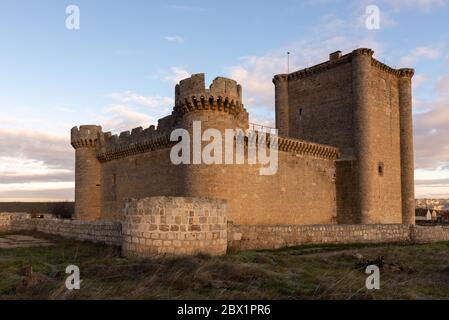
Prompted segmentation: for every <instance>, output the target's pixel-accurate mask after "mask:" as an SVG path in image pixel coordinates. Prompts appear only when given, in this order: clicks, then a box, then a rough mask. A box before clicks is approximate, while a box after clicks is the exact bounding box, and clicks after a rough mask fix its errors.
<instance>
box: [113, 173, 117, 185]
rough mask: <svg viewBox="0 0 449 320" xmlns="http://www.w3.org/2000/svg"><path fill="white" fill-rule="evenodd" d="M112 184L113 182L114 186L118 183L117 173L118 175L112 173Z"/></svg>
mask: <svg viewBox="0 0 449 320" xmlns="http://www.w3.org/2000/svg"><path fill="white" fill-rule="evenodd" d="M112 184H113V185H114V186H116V185H117V175H116V174H115V173H114V174H113V175H112Z"/></svg>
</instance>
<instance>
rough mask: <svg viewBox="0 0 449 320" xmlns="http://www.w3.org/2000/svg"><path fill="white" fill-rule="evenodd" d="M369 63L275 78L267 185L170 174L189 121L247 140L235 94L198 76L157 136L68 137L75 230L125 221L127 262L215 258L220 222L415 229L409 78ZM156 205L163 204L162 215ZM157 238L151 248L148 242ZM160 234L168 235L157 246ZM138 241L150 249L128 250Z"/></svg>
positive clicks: (253, 171) (251, 173) (206, 170)
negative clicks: (207, 254)
mask: <svg viewBox="0 0 449 320" xmlns="http://www.w3.org/2000/svg"><path fill="white" fill-rule="evenodd" d="M373 53H374V52H373V51H372V50H370V49H357V50H354V51H353V52H351V53H349V54H346V55H342V54H341V52H335V53H332V54H331V55H330V59H329V61H326V62H324V63H321V64H319V65H316V66H313V67H311V68H307V69H303V70H300V71H296V72H293V73H290V74H280V75H276V76H274V79H273V83H274V88H275V101H276V102H275V104H276V129H278V130H279V140H278V147H279V154H278V159H279V160H278V161H279V168H278V171H277V173H276V174H275V175H272V176H261V175H260V174H259V169H260V165H258V164H244V165H226V164H213V165H206V164H199V165H194V164H192V165H186V164H181V165H174V164H172V163H171V160H170V151H171V148H172V147H173V146H174V145H175V144H176V142H173V141H170V134H171V132H172V131H173V130H175V129H179V128H182V129H186V130H188V131H189V132H192V124H193V122H194V121H201V126H202V129H203V130H205V129H208V128H214V129H218V130H220V131H221V132H223V136H224V130H225V129H243V130H248V129H249V128H250V124H249V121H248V112H247V111H246V109H245V108H244V105H243V101H242V88H241V86H240V85H238V84H237V83H236V82H235V81H233V80H230V79H226V78H221V77H219V78H216V79H215V80H214V81H213V83H212V84H211V85H210V87H209V88H206V84H205V80H204V75H203V74H196V75H193V76H192V77H190V78H188V79H185V80H182V81H181V82H180V83H179V84H178V85H177V86H176V89H175V106H174V108H173V112H172V114H171V115H169V116H167V117H165V118H163V119H161V120H159V122H158V126H157V127H155V126H151V127H149V128H146V129H143V128H136V129H133V130H132V131H131V132H123V133H121V134H120V135H118V136H117V135H112V134H111V133H109V132H103V131H102V129H101V127H100V126H93V125H89V126H81V127H79V128H78V127H75V128H73V129H72V132H71V143H72V146H73V147H74V148H75V149H76V152H75V154H76V173H75V174H76V178H75V182H76V184H75V219H77V220H87V221H96V220H107V221H112V222H113V221H122V222H123V223H124V225H123V232H124V236H129V237H128V238H126V239H128V240H126V239H125V240H124V241H125V243H127V244H126V248H125V250H128V251H134V252H140V251H142V250H143V249H142V248H141V247H139V245H143V246H145V245H146V244H147V243H150V246H153V247H154V246H155V245H157V246H158V247H160V246H163V244H164V240H165V241H168V242H170V244H168V242H167V246H168V247H169V248H168V249H167V250H165V251H162V252H177V251H176V250H175V249H173V247H174V245H173V242H172V241H178V242H179V240H180V237H181V238H182V240H186V239H188V237H189V236H191V237H192V239H191V240H192V241H193V240H198V241H203V240H204V241H209V240H210V243H209V242H208V243H207V246H208V248H214V249H213V250H215V249H216V252H223V250H224V251H225V249H226V245H225V244H226V223H227V222H228V221H229V222H232V223H233V224H234V225H238V226H240V228H241V229H245V227H251V226H276V225H278V226H280V225H282V226H287V225H294V226H299V225H336V224H344V225H349V224H350V225H362V224H363V225H372V224H404V225H413V224H414V182H413V181H414V177H413V169H414V166H413V129H412V105H411V79H412V77H413V73H414V71H413V70H412V69H399V70H398V69H393V68H391V67H389V66H387V65H385V64H383V63H381V62H379V61H377V60H376V59H374V58H373ZM246 148H248V147H247V146H246ZM246 152H248V150H246ZM160 197H169V199H170V200H169V201H168V204H166V205H167V207H164V204H163V203H161V201H163V200H161V198H160ZM147 198H151V199H147ZM130 199H134V200H130ZM145 199H146V200H145ZM176 199H182V200H176ZM186 199H187V200H186ZM189 199H190V200H189ZM207 199H210V201H209V202H208V200H207ZM222 200H224V202H223V201H222ZM203 206H204V208H207V209H204V210H203V209H201V208H202V207H203ZM176 208H178V209H179V210H178V209H176ZM177 210H178V211H177ZM156 212H157V213H156ZM224 212H225V213H224ZM142 217H144V218H142ZM142 219H143V220H142ZM156 229H157V232H158V235H157V236H154V238H152V234H148V235H147V237H145V234H146V233H148V231H149V230H150V231H151V230H153V231H156ZM161 231H162V233H164V232H168V233H167V234H166V235H165V236H163V238H160V237H162V236H160V235H159V233H160V232H161ZM189 232H190V234H189ZM192 232H197V233H196V236H193V233H192ZM153 234H154V233H153ZM139 236H140V237H143V238H145V239H146V240H151V239H153V240H151V241H147V242H146V241H145V240H143V241H140V240H136V241H133V239H134V238H133V237H137V238H138V237H139ZM137 238H136V239H137ZM155 238H157V241H160V242H158V243H157V244H155V243H154V241H156V240H154V239H155ZM167 239H168V240H167ZM126 241H127V242H126ZM182 246H184V245H182ZM175 247H176V246H175ZM139 248H140V249H139ZM156 251H157V250H156ZM159 252H160V250H159ZM181 252H182V253H186V252H185V250H184V251H181ZM189 252H191V251H187V253H189Z"/></svg>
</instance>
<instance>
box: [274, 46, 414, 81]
mask: <svg viewBox="0 0 449 320" xmlns="http://www.w3.org/2000/svg"><path fill="white" fill-rule="evenodd" d="M337 53H339V55H335V53H332V54H331V55H330V59H329V60H328V61H325V62H323V63H320V64H317V65H315V66H313V67H310V68H305V69H301V70H298V71H295V72H292V73H290V74H278V75H275V76H274V77H273V83H274V84H278V83H280V82H281V81H286V80H298V79H301V78H306V77H309V76H312V75H315V74H317V73H321V72H323V71H326V70H330V69H333V68H335V67H336V66H339V65H342V64H345V63H350V62H351V61H352V59H353V58H354V57H356V56H360V55H365V56H368V57H370V58H371V66H373V67H375V68H378V69H381V70H383V71H384V72H387V73H391V74H393V75H395V76H397V77H403V76H408V77H413V74H414V70H413V69H395V68H392V67H390V66H388V65H386V64H385V63H382V62H380V61H379V60H376V59H375V58H373V55H374V51H373V50H372V49H368V48H358V49H355V50H353V51H352V52H350V53H348V54H345V55H341V52H340V51H338V52H337Z"/></svg>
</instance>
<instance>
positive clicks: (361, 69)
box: [273, 48, 415, 224]
mask: <svg viewBox="0 0 449 320" xmlns="http://www.w3.org/2000/svg"><path fill="white" fill-rule="evenodd" d="M373 54H374V52H373V51H372V50H371V49H365V48H362V49H357V50H354V51H353V52H351V53H349V54H347V55H342V54H341V52H340V51H337V52H334V53H332V54H331V55H330V58H329V61H327V62H324V63H321V64H318V65H316V66H313V67H311V68H307V69H303V70H300V71H297V72H293V73H291V74H282V75H277V76H275V77H274V80H273V82H274V84H275V90H276V95H275V97H276V126H277V128H278V129H279V133H280V135H283V136H287V137H293V138H300V139H305V140H309V141H313V142H317V143H323V144H328V145H332V146H335V147H338V148H339V149H340V151H341V154H342V156H341V158H340V159H339V161H338V162H337V207H338V209H337V211H338V214H337V216H338V222H339V223H362V224H374V223H380V222H382V223H404V224H414V222H415V221H414V216H415V214H414V177H413V170H414V166H413V127H412V126H413V124H412V105H411V79H412V77H413V73H414V71H413V70H412V69H399V70H398V69H393V68H391V67H389V66H387V65H385V64H383V63H381V62H379V61H377V60H376V59H374V58H373Z"/></svg>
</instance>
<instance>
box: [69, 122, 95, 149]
mask: <svg viewBox="0 0 449 320" xmlns="http://www.w3.org/2000/svg"><path fill="white" fill-rule="evenodd" d="M70 133H71V139H70V141H71V144H72V146H73V148H75V149H78V148H92V147H93V148H95V147H96V145H97V142H98V140H99V139H100V137H101V135H102V128H101V126H96V125H85V126H80V127H79V128H78V127H74V128H72V130H71V132H70Z"/></svg>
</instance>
